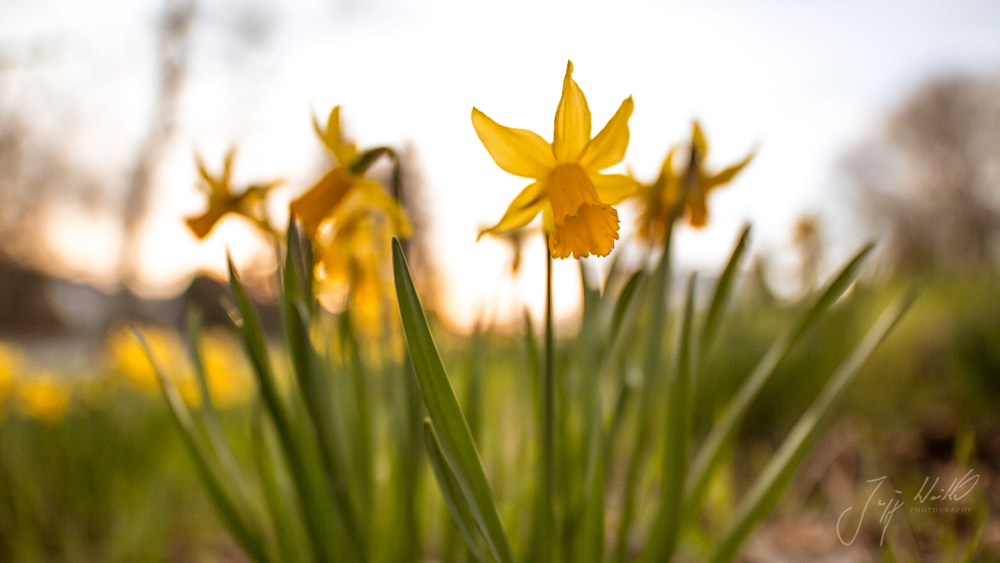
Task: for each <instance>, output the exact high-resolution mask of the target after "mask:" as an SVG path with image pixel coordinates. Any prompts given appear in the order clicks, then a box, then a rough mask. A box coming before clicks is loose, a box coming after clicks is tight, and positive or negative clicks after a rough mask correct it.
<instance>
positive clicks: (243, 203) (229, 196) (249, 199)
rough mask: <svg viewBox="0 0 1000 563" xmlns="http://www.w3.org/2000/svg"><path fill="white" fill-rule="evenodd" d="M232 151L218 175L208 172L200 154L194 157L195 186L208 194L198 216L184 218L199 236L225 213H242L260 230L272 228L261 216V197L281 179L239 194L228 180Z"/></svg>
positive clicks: (208, 229)
mask: <svg viewBox="0 0 1000 563" xmlns="http://www.w3.org/2000/svg"><path fill="white" fill-rule="evenodd" d="M235 154H236V153H235V151H234V150H230V151H229V152H228V153H226V160H225V164H223V167H222V174H221V175H220V176H218V177H213V176H212V175H211V174H209V173H208V170H206V169H205V163H204V162H202V160H201V158H200V157H198V158H197V161H198V175H199V176H200V181H199V183H198V187H199V189H201V190H202V191H203V192H205V194H206V195H207V196H208V211H206V212H205V213H203V214H201V215H199V216H197V217H189V218H188V219H187V220H186V222H187V226H188V228H189V229H191V232H193V233H194V234H195V236H197V237H198V238H199V239H204V238H205V237H207V236H208V234H209V233H210V232H211V231H212V228H213V227H215V225H216V223H218V222H219V221H220V220H221V219H222V218H223V217H224V216H225V215H226V214H228V213H236V214H237V215H242V216H243V217H246V218H247V219H250V220H251V221H253V222H254V224H256V225H257V226H258V227H260V228H261V229H262V230H264V231H267V232H272V229H271V226H270V224H269V223H268V222H267V220H266V219H265V217H264V210H263V201H264V198H265V197H266V196H267V192H268V190H270V189H271V188H273V187H275V186H277V185H278V184H280V182H271V183H268V184H254V185H251V186H250V187H248V188H247V189H246V190H244V191H243V193H241V194H239V195H235V194H233V190H232V188H231V187H230V185H229V182H230V177H231V174H232V165H233V157H234V156H235Z"/></svg>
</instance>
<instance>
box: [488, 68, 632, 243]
mask: <svg viewBox="0 0 1000 563" xmlns="http://www.w3.org/2000/svg"><path fill="white" fill-rule="evenodd" d="M632 110H633V102H632V98H631V96H630V97H628V98H626V99H625V101H623V102H622V104H621V107H619V108H618V111H617V112H615V115H614V116H612V118H611V119H610V120H609V121H608V123H607V125H605V126H604V129H602V130H601V131H600V132H599V133H598V134H597V135H596V136H594V137H593V138H591V137H590V133H591V129H590V108H589V107H588V106H587V99H586V98H585V97H584V95H583V91H582V90H580V87H579V86H578V85H577V83H576V81H574V80H573V63H572V62H569V63H568V64H567V65H566V76H565V78H564V79H563V90H562V99H560V100H559V106H558V107H557V108H556V117H555V130H554V132H553V136H552V143H551V144H549V143H548V142H547V141H546V140H545V139H543V138H542V137H541V136H540V135H538V134H536V133H533V132H531V131H526V130H524V129H513V128H510V127H504V126H502V125H500V124H498V123H497V122H495V121H493V120H492V119H490V118H489V117H487V116H486V114H484V113H483V112H481V111H479V110H478V109H476V108H472V126H473V127H474V128H475V129H476V134H477V135H479V140H480V141H482V143H483V146H485V147H486V150H487V152H489V153H490V156H491V157H493V160H494V161H495V162H496V163H497V166H499V167H500V168H502V169H503V170H505V171H507V172H509V173H511V174H514V175H515V176H521V177H524V178H531V179H534V180H535V182H533V183H531V184H529V185H528V187H526V188H524V189H523V190H522V191H521V193H520V194H518V195H517V197H515V198H514V201H513V202H511V204H510V206H509V207H508V208H507V211H506V213H504V215H503V217H502V218H501V219H500V221H499V222H498V223H497V224H496V225H494V226H493V227H490V228H489V229H485V230H484V231H483V233H486V232H491V233H497V232H503V231H510V230H513V229H517V228H520V227H523V226H525V225H527V224H528V223H530V222H531V221H532V220H533V219H534V218H535V217H536V216H537V215H538V213H539V212H541V213H542V219H543V224H544V227H545V231H546V232H547V233H548V242H549V251H550V252H551V253H552V256H553V257H555V258H569V257H570V255H572V256H575V257H577V258H583V257H585V256H589V255H591V254H594V255H596V256H607V255H608V253H610V252H611V249H612V248H614V246H615V241H616V240H617V239H618V230H619V222H618V212H617V211H616V210H615V209H614V208H613V207H612V205H615V204H617V203H618V202H620V201H621V200H623V199H625V198H626V197H629V196H631V195H634V194H635V193H636V191H637V190H638V187H639V186H638V183H637V182H636V181H635V180H633V179H631V178H629V177H628V176H625V175H622V174H599V173H598V172H600V171H601V170H604V169H605V168H608V167H610V166H614V165H615V164H618V163H619V162H621V161H622V159H623V158H625V149H626V148H627V147H628V140H629V130H628V120H629V117H630V116H631V115H632ZM480 236H482V233H480Z"/></svg>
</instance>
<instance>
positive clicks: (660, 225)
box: [639, 147, 681, 242]
mask: <svg viewBox="0 0 1000 563" xmlns="http://www.w3.org/2000/svg"><path fill="white" fill-rule="evenodd" d="M676 149H677V147H671V148H670V152H668V153H667V157H666V158H665V159H663V165H662V166H661V167H660V175H659V176H657V178H656V181H655V182H653V183H652V184H643V185H642V188H641V191H640V194H639V199H640V200H641V209H640V211H639V236H640V237H642V238H643V239H645V240H647V241H651V242H657V241H663V239H664V237H666V236H667V230H668V229H670V224H671V222H672V221H673V219H675V218H676V217H675V215H676V214H678V213H679V212H680V210H679V209H677V206H678V204H679V200H680V197H681V189H680V184H681V178H680V177H679V176H678V175H677V174H676V172H674V152H675V151H676Z"/></svg>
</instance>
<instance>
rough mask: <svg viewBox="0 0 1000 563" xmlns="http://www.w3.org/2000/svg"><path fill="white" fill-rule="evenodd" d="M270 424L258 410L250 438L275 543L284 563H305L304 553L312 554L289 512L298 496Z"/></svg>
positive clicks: (295, 520) (298, 526) (298, 524)
mask: <svg viewBox="0 0 1000 563" xmlns="http://www.w3.org/2000/svg"><path fill="white" fill-rule="evenodd" d="M266 424H267V420H266V419H265V418H264V413H262V412H260V410H259V409H257V413H256V416H254V422H253V424H252V426H251V433H250V439H251V440H252V446H253V447H252V448H251V451H252V452H253V457H254V463H255V464H256V466H257V474H258V475H259V476H260V485H261V489H263V493H264V503H265V504H266V505H267V510H268V512H269V513H270V515H271V522H272V523H273V524H274V536H275V541H276V543H277V544H278V552H279V553H280V554H281V561H282V563H301V562H302V561H303V554H304V553H308V549H309V548H308V544H307V543H306V542H305V541H304V538H303V536H302V534H303V531H302V530H301V526H300V524H301V523H300V521H299V520H297V519H295V517H294V516H293V513H292V512H290V511H289V508H290V507H293V506H294V505H295V502H296V501H295V499H294V493H292V492H291V491H290V490H289V487H288V485H289V483H287V481H286V479H287V475H286V474H285V471H284V468H283V467H282V466H281V465H280V464H279V463H277V460H276V458H275V457H274V453H275V452H277V451H278V447H277V444H276V443H275V441H276V439H275V437H274V436H273V430H271V429H270V428H267V427H266V426H265V425H266Z"/></svg>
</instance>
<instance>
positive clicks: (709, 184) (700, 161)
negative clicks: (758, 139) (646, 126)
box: [684, 120, 756, 227]
mask: <svg viewBox="0 0 1000 563" xmlns="http://www.w3.org/2000/svg"><path fill="white" fill-rule="evenodd" d="M691 129H692V131H691V159H690V160H691V163H690V168H689V170H688V182H689V183H688V186H687V197H685V198H684V199H685V202H686V203H687V207H688V210H689V211H690V212H691V216H690V217H689V219H688V222H689V223H690V224H691V226H692V227H704V226H705V225H706V223H708V201H707V200H708V194H709V192H711V191H712V190H714V189H715V188H718V187H719V186H723V185H725V184H728V183H729V182H731V181H732V179H733V178H734V177H735V176H736V175H737V174H739V172H740V171H741V170H743V169H744V168H745V167H746V165H747V164H750V161H751V160H753V157H754V155H755V154H756V151H751V152H750V154H748V155H747V157H746V158H744V159H743V160H741V161H740V162H737V163H736V164H733V165H732V166H729V167H727V168H724V169H722V170H721V171H719V172H716V173H712V172H709V171H708V170H706V169H705V157H706V156H707V155H708V142H707V141H706V140H705V134H704V133H703V132H702V130H701V125H700V124H699V123H698V121H697V120H695V122H694V125H693V126H692V128H691Z"/></svg>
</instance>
